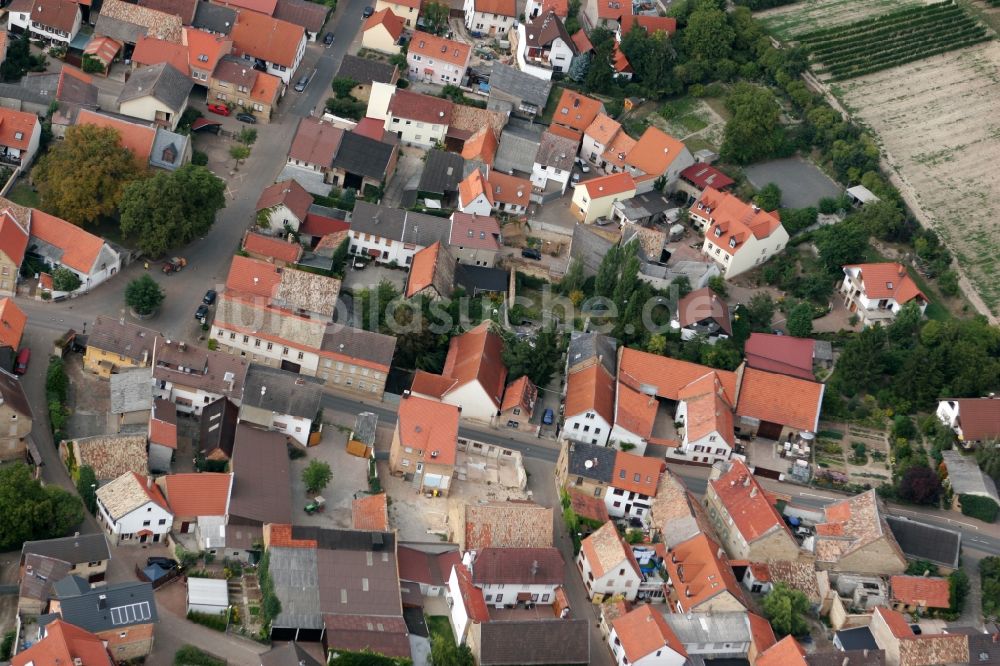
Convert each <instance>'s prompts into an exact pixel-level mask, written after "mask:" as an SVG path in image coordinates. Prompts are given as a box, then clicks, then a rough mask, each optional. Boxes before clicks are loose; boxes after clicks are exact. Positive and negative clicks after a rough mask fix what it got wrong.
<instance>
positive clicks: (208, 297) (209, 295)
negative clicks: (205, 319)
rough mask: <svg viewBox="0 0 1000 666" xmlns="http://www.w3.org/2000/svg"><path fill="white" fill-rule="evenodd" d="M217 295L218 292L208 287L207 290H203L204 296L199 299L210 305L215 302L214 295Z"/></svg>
mask: <svg viewBox="0 0 1000 666" xmlns="http://www.w3.org/2000/svg"><path fill="white" fill-rule="evenodd" d="M218 295H219V294H218V292H217V291H215V290H214V289H209V290H208V291H206V292H205V296H204V298H202V299H201V302H202V303H204V304H205V305H211V304H212V303H214V302H215V297H216V296H218Z"/></svg>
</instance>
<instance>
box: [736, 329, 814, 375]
mask: <svg viewBox="0 0 1000 666" xmlns="http://www.w3.org/2000/svg"><path fill="white" fill-rule="evenodd" d="M815 347H816V341H815V340H809V339H807V338H793V337H792V336H790V335H774V334H772V333H751V334H750V338H749V339H748V340H747V343H746V347H745V350H744V353H745V354H746V361H747V365H749V366H750V367H751V368H758V369H760V370H767V371H768V372H778V373H781V374H784V375H791V376H792V377H798V378H800V379H807V380H810V381H812V380H813V379H815V378H816V376H815V375H814V374H813V350H814V349H815Z"/></svg>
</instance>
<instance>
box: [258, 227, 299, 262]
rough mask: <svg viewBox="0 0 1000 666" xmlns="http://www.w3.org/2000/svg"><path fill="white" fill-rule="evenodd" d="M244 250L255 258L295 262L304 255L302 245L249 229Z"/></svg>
mask: <svg viewBox="0 0 1000 666" xmlns="http://www.w3.org/2000/svg"><path fill="white" fill-rule="evenodd" d="M243 251H244V252H246V253H247V254H249V255H250V256H251V257H253V258H255V259H263V260H265V261H273V262H275V263H278V262H280V263H281V264H294V263H295V262H297V261H298V260H299V259H300V258H301V257H302V246H301V245H300V244H299V243H292V242H289V241H286V240H284V239H282V238H278V237H275V236H265V235H264V234H256V233H253V232H252V231H248V232H247V233H246V235H245V236H244V237H243Z"/></svg>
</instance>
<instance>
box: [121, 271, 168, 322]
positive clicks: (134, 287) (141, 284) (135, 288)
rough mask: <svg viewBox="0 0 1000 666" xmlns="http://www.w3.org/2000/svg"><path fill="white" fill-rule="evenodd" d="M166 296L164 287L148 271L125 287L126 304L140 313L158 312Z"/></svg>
mask: <svg viewBox="0 0 1000 666" xmlns="http://www.w3.org/2000/svg"><path fill="white" fill-rule="evenodd" d="M166 296H167V295H166V294H165V293H164V291H163V288H162V287H160V285H158V284H157V283H156V280H154V279H153V278H151V277H150V276H149V274H148V273H144V274H143V275H141V276H140V277H137V278H136V279H134V280H132V281H131V282H129V283H128V285H126V287H125V304H126V305H128V306H129V307H130V308H132V310H133V311H134V312H135V313H136V314H138V315H150V314H153V313H154V312H156V311H157V310H158V309H159V307H160V305H161V304H162V303H163V299H164V298H166Z"/></svg>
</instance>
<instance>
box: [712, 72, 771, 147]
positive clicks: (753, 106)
mask: <svg viewBox="0 0 1000 666" xmlns="http://www.w3.org/2000/svg"><path fill="white" fill-rule="evenodd" d="M726 108H727V109H728V110H729V111H730V113H732V117H731V118H730V119H729V122H727V123H726V129H725V131H724V132H723V139H722V149H721V151H722V156H723V158H724V159H726V160H730V161H733V162H736V163H738V164H749V163H750V162H756V161H757V160H761V159H765V158H767V157H772V156H773V155H774V154H775V153H776V152H777V151H778V150H779V148H780V147H781V146H782V144H783V143H784V131H783V130H782V129H781V123H780V111H779V108H778V102H777V100H776V99H775V98H774V95H773V94H772V93H771V91H770V90H769V89H767V88H764V87H762V86H757V85H753V84H751V83H745V82H741V83H737V84H736V85H735V86H733V89H732V91H731V92H730V93H729V95H728V96H727V97H726Z"/></svg>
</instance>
